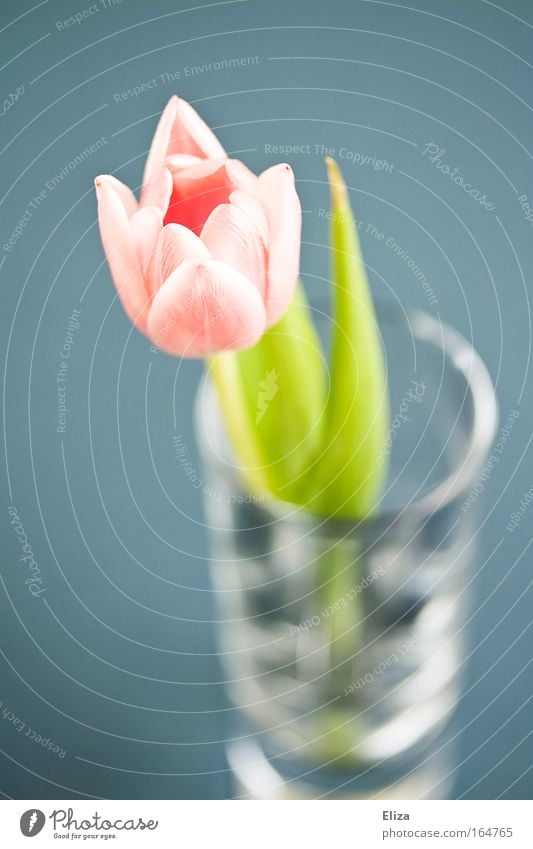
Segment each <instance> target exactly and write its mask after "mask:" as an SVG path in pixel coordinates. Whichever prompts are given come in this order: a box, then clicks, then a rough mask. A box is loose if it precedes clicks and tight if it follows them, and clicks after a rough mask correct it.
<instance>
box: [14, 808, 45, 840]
mask: <svg viewBox="0 0 533 849" xmlns="http://www.w3.org/2000/svg"><path fill="white" fill-rule="evenodd" d="M45 822H46V817H45V815H44V814H43V812H42V811H39V810H38V809H37V808H30V810H29V811H24V813H23V814H22V816H21V818H20V830H21V832H22V833H23V835H24V837H35V835H36V834H39V832H40V831H42V829H43V826H44V824H45Z"/></svg>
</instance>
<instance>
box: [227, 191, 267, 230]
mask: <svg viewBox="0 0 533 849" xmlns="http://www.w3.org/2000/svg"><path fill="white" fill-rule="evenodd" d="M255 188H256V189H257V185H256V187H255ZM229 200H230V203H231V204H232V205H233V206H236V207H237V208H238V209H242V211H243V212H244V214H245V215H246V216H247V217H248V218H249V219H250V220H251V221H253V223H254V225H255V227H256V228H257V231H258V233H259V235H260V236H261V239H262V240H263V242H264V243H265V245H268V240H269V232H268V220H267V217H266V215H265V208H264V206H263V204H262V203H260V201H259V200H257V198H256V197H254V195H253V194H251V193H250V192H245V191H242V190H241V189H236V190H235V191H234V192H232V193H231V195H230V198H229Z"/></svg>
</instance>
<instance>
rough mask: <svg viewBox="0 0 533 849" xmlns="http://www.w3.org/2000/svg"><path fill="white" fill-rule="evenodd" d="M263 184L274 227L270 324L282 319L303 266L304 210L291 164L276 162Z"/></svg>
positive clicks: (262, 194)
mask: <svg viewBox="0 0 533 849" xmlns="http://www.w3.org/2000/svg"><path fill="white" fill-rule="evenodd" d="M259 185H260V197H261V199H262V201H263V203H264V204H265V206H266V209H267V217H268V225H269V230H270V252H269V260H268V286H267V293H266V298H265V307H266V311H267V318H268V326H269V327H270V326H271V325H272V324H274V323H275V322H276V321H277V320H278V319H279V318H281V316H282V315H283V313H284V312H285V310H286V309H287V307H288V305H289V303H290V301H291V300H292V297H293V294H294V290H295V288H296V282H297V279H298V271H299V265H300V233H301V227H302V211H301V207H300V201H299V198H298V195H297V194H296V189H295V187H294V176H293V173H292V168H291V167H290V166H289V165H285V164H283V165H274V166H273V167H272V168H268V169H267V170H266V171H263V173H262V174H261V175H260V177H259Z"/></svg>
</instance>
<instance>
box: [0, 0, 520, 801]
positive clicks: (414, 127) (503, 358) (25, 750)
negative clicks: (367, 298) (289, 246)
mask: <svg viewBox="0 0 533 849" xmlns="http://www.w3.org/2000/svg"><path fill="white" fill-rule="evenodd" d="M90 6H91V3H89V2H84V0H79V2H66V0H64V2H61V0H44V2H40V3H38V4H36V5H34V4H32V3H30V2H28V1H27V0H23V2H18V0H17V2H14V0H11V2H7V1H6V0H4V2H3V3H2V7H1V12H0V43H1V45H2V50H1V53H0V56H1V60H0V61H1V62H2V65H3V67H2V70H1V90H0V99H1V100H4V99H5V100H6V103H4V106H3V107H2V110H0V111H2V115H1V117H0V128H1V143H0V153H1V164H2V167H1V173H0V184H1V185H0V190H1V198H2V201H1V213H2V219H1V230H0V243H1V245H2V247H1V250H0V263H1V278H2V284H1V309H0V323H1V331H2V353H3V355H4V356H3V360H5V373H4V383H3V399H4V413H5V430H4V436H5V440H4V441H3V443H2V450H1V452H0V453H1V456H2V461H1V464H2V511H1V515H2V520H1V535H2V549H1V550H2V555H1V585H0V622H1V652H2V654H1V656H0V669H1V685H0V700H1V702H2V705H1V713H2V717H1V721H0V748H1V752H0V763H1V780H0V791H1V792H2V793H3V794H4V795H5V796H6V797H15V798H30V799H31V798H61V797H78V796H79V797H80V798H85V797H91V796H95V797H114V798H150V797H155V798H157V797H160V798H172V797H177V798H190V797H193V798H220V797H224V796H226V795H227V794H228V793H229V781H228V776H227V771H226V763H225V760H224V750H223V740H224V737H225V735H226V734H227V719H228V711H227V709H226V705H225V702H224V697H223V690H222V686H221V684H220V682H221V680H222V679H223V675H222V672H221V670H220V667H219V663H218V660H217V657H216V652H215V644H214V629H213V626H212V624H211V620H212V619H213V618H214V616H215V613H214V603H213V602H214V600H213V595H212V593H211V592H210V589H209V582H208V576H207V566H206V559H205V558H206V552H207V545H206V530H205V527H204V525H203V508H202V503H201V495H200V492H199V490H197V489H195V488H194V487H193V486H191V483H190V481H189V479H188V478H187V476H186V475H185V474H184V471H183V468H182V467H181V466H180V465H179V463H178V462H177V461H176V455H175V452H174V450H173V444H172V438H173V436H174V435H175V434H176V432H179V433H180V434H181V435H182V439H183V442H184V444H185V445H186V446H187V451H188V454H189V457H190V460H191V462H192V464H193V465H194V466H195V467H196V468H199V461H198V457H197V449H196V447H195V442H194V434H193V427H192V416H191V407H192V403H193V397H194V392H195V387H196V385H197V382H198V379H199V376H200V374H201V365H200V364H199V363H197V362H187V363H184V364H180V363H179V362H178V361H177V360H173V359H171V358H168V357H166V356H164V355H163V354H160V353H158V354H157V353H153V352H151V351H150V350H149V345H148V343H147V342H146V340H145V339H144V338H142V337H141V336H140V335H138V334H137V333H136V332H135V331H132V329H131V327H130V324H129V322H128V321H127V319H126V318H125V316H124V314H123V312H122V310H121V308H120V306H119V304H118V303H117V301H116V299H115V291H114V288H113V286H112V283H111V280H110V276H109V272H108V269H107V267H106V265H105V263H104V262H103V255H102V250H101V246H100V242H99V237H98V232H97V227H96V222H95V202H94V196H93V178H94V176H95V175H97V174H98V173H102V172H112V173H114V174H116V175H117V176H118V177H120V178H121V179H122V180H124V181H126V182H127V183H129V184H130V185H131V186H132V187H135V188H136V187H138V185H139V182H140V179H141V174H142V166H143V162H144V158H145V155H146V151H147V148H148V146H149V143H150V139H151V135H152V133H153V130H154V127H155V124H156V121H157V117H158V114H159V113H160V111H161V109H162V108H163V106H164V104H165V102H166V100H167V99H168V97H169V96H170V95H171V94H172V93H174V92H177V93H178V94H180V95H182V96H183V97H184V98H186V99H187V100H189V101H191V102H192V103H194V104H195V106H196V108H197V109H198V110H199V111H200V112H201V114H202V115H203V116H204V117H205V119H206V120H207V121H208V123H209V124H210V125H211V126H212V127H214V128H215V129H216V132H217V133H218V135H219V137H220V138H221V140H222V142H223V144H224V145H225V147H226V149H227V150H228V151H230V152H237V151H238V152H239V153H238V154H237V155H238V157H239V158H242V159H243V160H244V161H245V162H246V163H247V164H248V165H249V166H250V167H251V168H252V169H254V170H256V171H259V170H262V169H263V168H265V167H266V166H267V165H270V164H272V163H273V162H275V161H278V160H279V159H283V158H287V159H288V160H289V161H290V162H291V164H292V165H293V167H294V170H295V172H296V176H297V181H298V188H299V191H300V194H301V197H302V202H303V207H304V209H305V215H304V241H303V248H302V273H303V278H304V281H305V282H306V283H307V284H308V285H311V286H313V285H315V286H316V280H317V279H318V278H320V276H325V275H327V266H328V262H327V250H326V248H325V247H324V245H325V242H326V241H327V230H326V222H325V221H324V220H323V219H322V218H321V216H320V213H319V210H320V209H322V208H324V207H325V206H326V204H327V193H326V187H325V185H324V165H323V156H322V151H319V152H316V151H315V147H314V146H315V145H317V146H321V145H324V146H325V147H328V148H335V150H336V152H337V155H338V157H339V162H340V164H341V166H342V167H343V168H344V170H345V173H346V175H347V180H348V183H349V185H350V187H351V195H352V200H353V203H354V205H355V207H356V209H357V212H358V215H359V217H360V219H361V220H362V221H363V222H364V223H365V227H366V225H367V224H374V225H375V226H376V227H377V228H378V230H379V231H380V232H383V233H384V234H385V235H386V237H387V238H388V237H389V236H393V237H394V238H395V240H396V242H397V243H398V244H399V245H400V246H401V248H402V249H404V250H406V251H407V252H408V253H409V255H410V256H411V257H412V258H413V259H414V260H415V262H416V264H417V265H418V266H419V267H420V268H421V269H422V270H423V272H424V274H425V275H426V277H427V279H428V280H429V281H430V285H431V288H432V289H433V292H434V294H435V297H436V299H437V303H435V302H433V303H429V299H428V296H427V292H425V291H424V289H423V287H422V286H421V284H420V281H419V280H417V278H416V277H415V276H414V275H413V271H412V270H411V269H409V267H408V266H407V264H406V263H405V262H404V261H402V260H401V259H400V258H399V257H398V256H397V255H395V254H394V253H393V252H392V251H391V250H389V249H387V248H386V247H384V245H383V241H381V242H380V240H379V239H377V238H376V237H375V236H372V235H371V234H370V233H367V232H365V230H363V231H362V240H363V248H364V251H365V255H366V260H367V262H368V266H369V268H370V269H371V277H372V285H373V286H374V288H375V291H376V293H378V294H380V295H386V296H392V294H394V296H395V297H398V298H399V299H400V300H401V301H402V302H403V303H405V304H418V305H419V306H421V307H424V308H426V309H428V310H429V311H430V312H433V313H434V314H436V315H437V316H439V317H441V318H442V319H444V320H446V321H450V322H451V323H453V324H454V325H455V326H457V327H458V328H459V329H460V330H461V331H462V332H463V333H464V334H465V335H467V336H468V337H469V338H470V339H472V340H473V342H474V344H475V346H476V347H477V349H478V350H479V352H480V353H481V355H482V357H483V358H484V360H485V362H486V363H487V365H488V368H489V370H490V372H491V374H492V377H493V379H494V381H495V382H496V385H497V392H498V397H499V402H500V406H501V414H502V423H503V422H505V420H506V418H507V416H508V415H509V414H510V413H511V411H512V410H516V411H518V412H519V417H518V419H516V422H515V424H514V426H513V428H512V431H511V433H510V435H509V438H508V440H507V443H506V446H505V450H504V452H503V455H502V458H501V462H500V464H499V465H498V467H497V468H496V469H495V471H494V473H493V474H492V475H491V476H490V478H489V479H488V480H487V481H485V482H484V489H483V492H482V493H481V495H480V505H481V509H482V517H483V518H485V519H486V522H485V524H484V528H483V533H482V538H481V543H482V550H481V552H480V557H479V561H478V563H477V567H478V572H477V577H476V581H475V598H476V605H475V610H474V615H473V617H472V620H471V623H470V626H469V640H470V646H471V654H470V656H469V664H468V676H467V683H466V692H465V696H464V698H463V700H462V702H461V705H460V714H459V727H460V729H461V736H460V745H461V748H460V755H461V758H460V760H461V763H460V767H459V771H458V775H457V781H456V785H455V790H454V794H455V795H456V796H463V797H466V798H487V797H488V798H495V797H500V796H501V797H503V798H528V797H530V796H531V787H532V777H531V773H530V772H529V770H530V768H531V764H532V754H533V747H532V743H531V737H530V735H531V731H532V728H531V725H532V723H531V707H530V704H529V699H530V698H531V684H532V678H531V670H530V668H529V666H528V665H529V663H530V660H531V634H530V631H528V626H529V625H530V621H531V594H530V593H529V596H528V594H527V589H528V586H529V581H530V574H531V552H530V549H529V545H530V543H531V533H530V527H531V520H532V518H533V509H532V510H531V512H530V513H528V512H527V504H526V509H525V512H524V515H523V516H522V517H521V521H520V523H519V525H518V527H517V528H515V529H514V532H513V533H511V532H510V531H509V530H506V525H507V524H508V523H509V521H510V516H511V514H512V513H513V512H515V513H516V512H517V511H518V512H521V511H522V508H521V507H520V501H521V500H523V496H524V493H525V492H526V491H528V490H529V489H530V487H531V485H532V483H533V481H532V474H531V462H530V454H529V453H528V450H527V449H528V445H529V439H530V433H531V426H530V425H531V407H532V392H531V376H530V372H529V356H530V336H529V333H530V313H529V301H528V290H529V291H531V268H532V262H533V229H532V224H531V222H528V221H527V220H526V212H527V210H525V211H524V209H523V208H522V207H521V205H520V201H519V198H520V196H522V195H523V194H526V195H528V196H529V198H528V201H529V203H531V204H532V205H533V185H532V182H531V176H532V174H533V169H532V145H531V138H532V130H533V122H532V120H531V117H532V111H531V104H532V95H531V92H532V82H533V65H532V64H531V63H533V5H532V4H531V2H528V0H521V1H520V0H500V3H499V4H496V3H492V2H488V0H468V2H465V0H429V2H426V0H424V2H423V0H412V2H410V3H407V4H405V5H401V4H399V3H396V2H380V1H379V0H364V2H363V0H328V2H327V3H325V2H322V0H263V1H262V0H234V2H226V3H224V2H221V3H208V4H204V5H198V6H196V4H195V2H194V0H192V2H191V0H151V2H148V1H146V2H142V1H141V0H122V2H120V3H119V2H113V0H108V2H105V3H104V2H101V0H100V2H98V4H97V8H96V10H95V11H93V12H90V11H86V16H85V17H83V18H82V20H81V22H80V23H74V24H72V25H70V26H68V27H67V26H65V25H64V24H62V23H61V22H62V21H64V19H66V18H68V17H69V16H71V15H73V14H75V13H76V12H83V10H84V9H85V10H89V7H90ZM193 6H194V8H193ZM93 8H95V7H93ZM247 57H248V58H249V62H248V63H247V64H241V65H240V66H239V67H238V68H235V67H233V68H225V69H222V70H216V69H214V68H212V69H211V70H209V68H207V69H204V71H203V72H201V73H200V72H196V73H195V72H194V70H192V71H191V69H194V68H195V67H196V68H197V69H198V67H199V66H202V65H204V64H205V63H207V64H209V63H215V62H220V61H222V60H227V59H231V58H247ZM187 68H189V71H187V70H186V69H187ZM150 80H156V82H155V83H152V85H151V87H148V85H145V89H146V90H145V91H143V92H141V93H140V95H139V96H135V95H133V96H130V97H123V96H122V94H121V93H122V92H126V91H127V90H128V89H132V88H133V87H134V86H139V87H142V84H143V83H144V84H146V83H147V82H148V81H150ZM17 89H18V91H19V97H18V99H16V100H15V99H14V98H10V94H15V92H16V91H17ZM21 89H23V91H21ZM102 138H103V140H102ZM98 139H101V141H100V143H99V145H97V146H96V148H95V149H94V151H93V152H91V153H90V154H89V155H86V156H84V157H82V161H81V162H79V164H77V165H76V163H74V167H72V165H69V163H71V162H72V161H73V160H75V157H76V156H78V155H79V154H80V153H81V152H82V151H84V150H86V149H87V148H88V147H89V146H90V145H91V144H94V143H95V142H96V141H97V140H98ZM430 143H432V144H435V145H438V147H439V148H440V149H444V153H442V154H441V159H440V161H441V164H442V163H447V164H448V165H449V166H451V167H457V166H458V167H460V173H461V174H463V175H464V177H465V180H466V181H467V182H468V183H470V184H472V185H473V186H474V187H475V188H477V189H478V190H479V192H480V194H481V195H485V196H486V199H487V202H490V203H491V204H493V205H494V209H487V208H486V207H485V206H483V205H482V204H480V203H479V202H478V201H477V200H476V199H475V198H472V197H470V196H468V195H467V194H465V192H464V191H463V190H462V189H461V187H460V186H458V185H457V184H456V183H454V182H452V181H451V180H450V179H449V177H447V176H446V175H445V174H444V173H443V172H442V170H440V169H439V168H438V167H437V166H438V164H439V163H438V162H437V161H435V162H433V163H432V162H431V161H430V160H429V158H428V156H427V155H424V153H423V151H424V149H425V147H426V145H428V144H430ZM306 144H309V145H310V146H311V149H310V152H309V153H297V154H293V155H288V156H287V157H284V156H281V155H275V154H273V153H271V152H268V151H269V148H265V145H306ZM342 148H344V149H345V150H346V151H352V152H355V153H356V154H362V155H368V156H375V157H376V158H377V159H378V160H385V159H386V160H387V162H388V163H389V164H391V165H392V166H393V167H392V168H384V167H382V168H381V169H380V170H377V169H375V168H373V167H372V166H369V165H361V164H357V163H356V164H353V163H352V161H351V160H350V159H348V158H347V156H345V155H343V154H341V152H340V151H341V149H342ZM356 158H357V157H356ZM359 158H360V157H359ZM61 174H63V178H62V179H58V180H55V181H54V182H53V183H50V181H51V180H53V178H54V176H56V175H61ZM47 184H48V185H47ZM50 186H51V188H50ZM36 196H39V198H40V200H39V202H35V201H33V198H34V197H36ZM32 204H33V205H32ZM24 216H25V218H26V221H25V224H24V226H23V227H21V228H20V231H21V236H20V237H19V238H18V239H17V240H16V241H15V242H14V245H12V246H9V244H8V240H9V238H10V236H11V234H12V233H13V232H14V231H15V228H16V227H17V225H18V223H19V221H20V219H21V218H23V217H24ZM6 245H7V248H6ZM9 248H11V249H9ZM74 309H76V310H80V311H81V313H80V315H79V328H78V329H77V330H76V331H75V332H74V342H73V344H72V348H71V356H70V359H69V366H68V379H67V384H66V386H67V406H68V413H67V416H66V431H65V433H62V434H59V433H58V432H57V416H58V396H57V383H56V374H57V372H58V369H59V363H60V360H61V355H60V351H61V348H62V347H63V342H64V339H65V330H66V326H67V322H68V319H69V316H70V315H71V314H72V311H73V310H74ZM174 410H175V415H176V425H175V423H174V418H173V417H174ZM523 503H524V504H525V503H526V502H523ZM12 505H13V506H14V507H15V508H16V509H17V511H18V515H19V517H20V520H21V522H22V523H23V525H24V528H25V531H26V533H27V537H28V540H29V544H31V546H32V550H33V552H34V555H35V558H36V559H37V561H38V564H39V568H40V570H41V577H42V579H43V584H42V585H41V586H42V587H46V593H43V594H42V595H41V596H40V597H36V598H34V597H32V595H31V594H30V592H29V591H28V585H27V584H25V578H26V577H27V570H26V571H25V567H24V564H22V563H21V562H20V560H19V557H20V551H19V543H18V541H17V538H16V533H15V532H14V530H13V527H12V526H11V525H10V522H9V519H10V516H9V514H8V508H9V507H10V506H12ZM522 512H523V511H522ZM12 715H13V716H14V718H13V716H12ZM22 723H24V726H25V727H24V729H22V730H21V731H19V730H17V728H21V726H22ZM28 728H32V729H33V730H34V731H36V732H37V733H38V734H40V735H41V736H42V737H43V738H44V739H45V740H46V739H48V738H51V740H52V742H54V743H57V745H58V746H59V747H61V749H62V750H66V753H65V755H64V757H60V756H59V754H61V752H60V753H58V754H54V752H53V751H50V750H48V749H45V748H43V746H42V745H39V743H38V742H36V741H35V740H32V739H31V735H30V736H27V735H26V731H27V730H28Z"/></svg>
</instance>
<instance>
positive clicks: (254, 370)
mask: <svg viewBox="0 0 533 849" xmlns="http://www.w3.org/2000/svg"><path fill="white" fill-rule="evenodd" d="M210 377H211V379H212V380H213V381H214V383H215V386H216V389H217V391H218V397H219V402H220V405H221V408H222V414H223V417H224V423H225V425H226V429H227V431H228V434H229V436H230V440H231V443H232V446H233V449H234V451H235V453H236V455H237V457H238V458H239V460H240V462H241V463H242V465H243V467H244V476H245V479H246V481H247V483H248V485H249V486H251V487H252V488H253V489H254V490H255V491H259V492H261V491H268V492H270V493H272V494H273V495H275V496H276V497H277V498H280V499H282V500H284V501H294V502H298V501H301V500H302V491H305V482H304V479H305V475H306V471H307V469H308V466H309V462H310V459H311V458H312V457H314V456H315V455H316V453H317V451H318V450H319V446H320V445H321V442H322V419H323V413H324V406H325V395H326V389H325V386H326V365H325V360H324V356H323V353H322V347H321V344H320V340H319V338H318V336H317V333H316V331H315V328H314V325H313V322H312V320H311V314H310V310H309V306H308V304H307V302H306V299H305V295H304V292H303V289H302V287H301V286H300V287H298V289H297V291H296V295H295V297H294V299H293V301H292V303H291V305H290V307H289V308H288V310H287V311H286V313H285V315H284V316H283V317H282V318H281V320H280V321H279V322H278V323H277V324H276V325H274V326H273V327H271V328H270V329H269V330H267V331H266V333H265V334H264V335H263V337H262V338H261V339H260V340H259V342H258V343H257V344H256V345H254V346H253V347H252V348H248V349H247V350H245V351H239V352H227V353H223V354H219V355H218V356H217V357H215V358H214V359H213V360H212V361H211V367H210Z"/></svg>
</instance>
